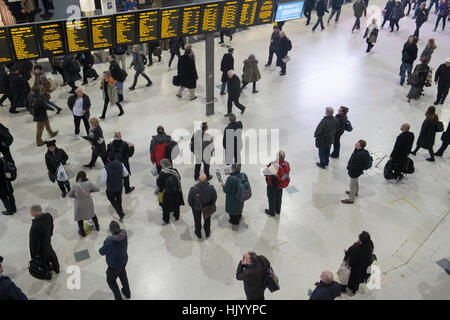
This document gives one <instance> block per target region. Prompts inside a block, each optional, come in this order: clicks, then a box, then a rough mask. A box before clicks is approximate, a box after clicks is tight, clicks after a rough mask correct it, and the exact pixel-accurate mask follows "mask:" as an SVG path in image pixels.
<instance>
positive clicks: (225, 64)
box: [220, 48, 234, 96]
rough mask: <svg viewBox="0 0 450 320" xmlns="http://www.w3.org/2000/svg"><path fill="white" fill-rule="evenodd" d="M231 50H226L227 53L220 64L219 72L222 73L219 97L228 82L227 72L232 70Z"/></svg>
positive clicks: (232, 50) (223, 92)
mask: <svg viewBox="0 0 450 320" xmlns="http://www.w3.org/2000/svg"><path fill="white" fill-rule="evenodd" d="M233 52H234V49H233V48H228V53H225V54H224V55H223V57H222V61H221V62H220V71H222V78H221V81H222V87H221V88H220V95H222V96H223V95H224V94H225V88H226V86H227V82H228V71H229V70H233V69H234V58H233Z"/></svg>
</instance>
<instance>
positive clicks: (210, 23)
mask: <svg viewBox="0 0 450 320" xmlns="http://www.w3.org/2000/svg"><path fill="white" fill-rule="evenodd" d="M218 19H219V4H218V3H213V4H208V5H206V6H205V7H204V9H203V22H202V31H209V32H213V31H217V20H218Z"/></svg>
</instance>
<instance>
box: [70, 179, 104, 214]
mask: <svg viewBox="0 0 450 320" xmlns="http://www.w3.org/2000/svg"><path fill="white" fill-rule="evenodd" d="M83 189H84V191H83ZM98 191H100V188H98V187H97V186H96V185H95V184H93V183H92V182H90V181H82V182H78V183H75V184H74V185H73V186H72V189H71V190H70V192H69V197H70V198H75V201H74V220H75V221H84V220H90V219H92V217H94V216H95V210H94V201H92V197H91V195H90V194H91V193H92V192H98ZM86 193H87V194H88V195H89V196H88V195H87V194H86Z"/></svg>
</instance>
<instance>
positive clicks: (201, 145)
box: [190, 122, 214, 181]
mask: <svg viewBox="0 0 450 320" xmlns="http://www.w3.org/2000/svg"><path fill="white" fill-rule="evenodd" d="M208 129H209V127H208V123H207V122H202V124H201V126H200V130H197V131H196V132H194V134H193V135H192V138H191V143H190V148H191V152H192V153H193V154H194V157H195V167H194V180H195V181H197V180H198V178H199V176H200V169H201V168H202V164H203V172H204V173H205V174H206V177H207V178H208V180H211V179H212V178H213V176H212V175H210V174H209V167H210V164H211V158H212V156H213V154H214V140H213V137H211V136H210V135H209V134H208V132H207V131H208Z"/></svg>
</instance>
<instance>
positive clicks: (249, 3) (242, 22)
mask: <svg viewBox="0 0 450 320" xmlns="http://www.w3.org/2000/svg"><path fill="white" fill-rule="evenodd" d="M240 8H241V10H240V12H239V19H238V25H239V26H240V27H249V26H252V25H254V24H255V19H256V10H257V9H258V0H242V2H241V5H240Z"/></svg>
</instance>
